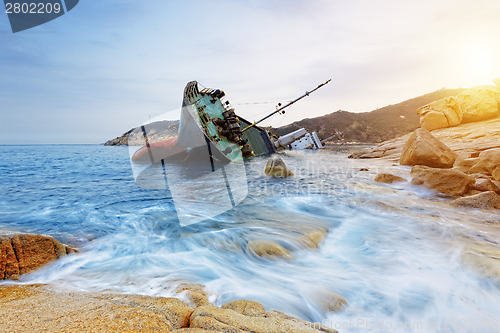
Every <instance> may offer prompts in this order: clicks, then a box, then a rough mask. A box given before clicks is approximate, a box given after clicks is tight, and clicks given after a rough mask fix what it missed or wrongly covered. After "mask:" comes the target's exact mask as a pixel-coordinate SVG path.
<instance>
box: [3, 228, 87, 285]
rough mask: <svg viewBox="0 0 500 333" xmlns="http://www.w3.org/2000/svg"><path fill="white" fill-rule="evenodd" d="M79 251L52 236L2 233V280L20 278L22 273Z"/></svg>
mask: <svg viewBox="0 0 500 333" xmlns="http://www.w3.org/2000/svg"><path fill="white" fill-rule="evenodd" d="M77 252H78V250H77V249H74V248H72V247H70V246H68V245H64V244H62V243H60V242H59V241H57V240H56V239H54V238H53V237H50V236H44V235H33V234H7V233H5V234H3V235H2V234H0V280H7V279H9V280H18V279H19V277H20V275H22V274H26V273H29V272H31V271H34V270H36V269H38V268H40V267H42V266H44V265H46V264H48V263H49V262H51V261H54V260H57V259H59V258H62V257H64V256H66V255H68V254H72V253H77Z"/></svg>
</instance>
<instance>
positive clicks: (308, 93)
mask: <svg viewBox="0 0 500 333" xmlns="http://www.w3.org/2000/svg"><path fill="white" fill-rule="evenodd" d="M330 81H331V79H329V80H328V81H326V82H324V83H322V84H320V85H319V86H317V87H316V88H314V89H313V90H311V91H306V93H305V94H304V95H302V96H300V97H299V98H296V99H294V100H293V101H291V102H290V103H288V104H286V105H285V106H282V107H280V108H279V109H277V110H276V111H274V112H272V113H270V114H268V115H267V116H265V117H264V118H262V119H261V120H259V121H256V122H254V123H253V124H252V125H250V126H247V127H245V128H244V129H243V130H242V131H241V132H245V131H246V130H247V129H250V128H252V127H254V126H255V125H257V124H259V123H261V122H263V121H264V120H266V119H267V118H269V117H271V116H274V115H275V114H276V113H279V112H281V111H282V110H284V109H286V108H287V107H289V106H290V105H292V104H294V103H295V102H298V101H300V100H301V99H302V98H304V97H306V96H309V95H310V94H312V93H313V92H315V91H316V90H318V89H319V88H321V87H323V86H324V85H327V84H328V83H330Z"/></svg>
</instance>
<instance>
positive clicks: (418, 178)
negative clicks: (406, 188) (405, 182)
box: [410, 165, 476, 196]
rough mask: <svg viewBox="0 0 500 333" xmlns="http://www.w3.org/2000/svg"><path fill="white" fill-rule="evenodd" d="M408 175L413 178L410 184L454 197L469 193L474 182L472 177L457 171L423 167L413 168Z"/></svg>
mask: <svg viewBox="0 0 500 333" xmlns="http://www.w3.org/2000/svg"><path fill="white" fill-rule="evenodd" d="M410 174H411V175H412V176H413V179H412V181H411V182H412V184H415V185H424V186H426V187H429V188H432V189H435V190H436V191H438V192H441V193H443V194H447V195H454V196H461V195H464V194H465V193H467V192H469V190H471V189H472V187H473V186H474V184H475V182H476V180H475V178H474V177H472V176H470V175H466V174H465V173H463V172H461V171H458V170H454V169H438V168H430V167H427V166H423V165H417V166H414V167H413V168H412V169H411V172H410Z"/></svg>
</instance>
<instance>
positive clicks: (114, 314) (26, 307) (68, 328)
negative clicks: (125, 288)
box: [0, 286, 193, 332]
mask: <svg viewBox="0 0 500 333" xmlns="http://www.w3.org/2000/svg"><path fill="white" fill-rule="evenodd" d="M192 312H193V309H191V308H190V307H188V306H187V305H186V304H184V303H182V302H181V301H179V300H178V299H175V298H164V297H149V296H141V295H112V294H92V293H77V292H55V291H52V290H49V289H48V288H47V287H43V286H2V287H0V331H1V332H13V331H16V332H17V331H18V332H21V331H22V332H152V331H154V332H170V331H171V330H173V329H178V328H182V327H186V326H187V325H188V324H189V318H190V316H191V314H192ZM14 328H15V329H14Z"/></svg>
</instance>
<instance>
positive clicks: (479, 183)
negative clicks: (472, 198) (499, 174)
mask: <svg viewBox="0 0 500 333" xmlns="http://www.w3.org/2000/svg"><path fill="white" fill-rule="evenodd" d="M472 189H473V190H477V191H482V192H487V191H493V192H496V193H500V189H499V188H498V186H496V185H495V183H493V182H492V181H491V180H489V179H485V178H479V179H476V184H475V185H474V187H473V188H472Z"/></svg>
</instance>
